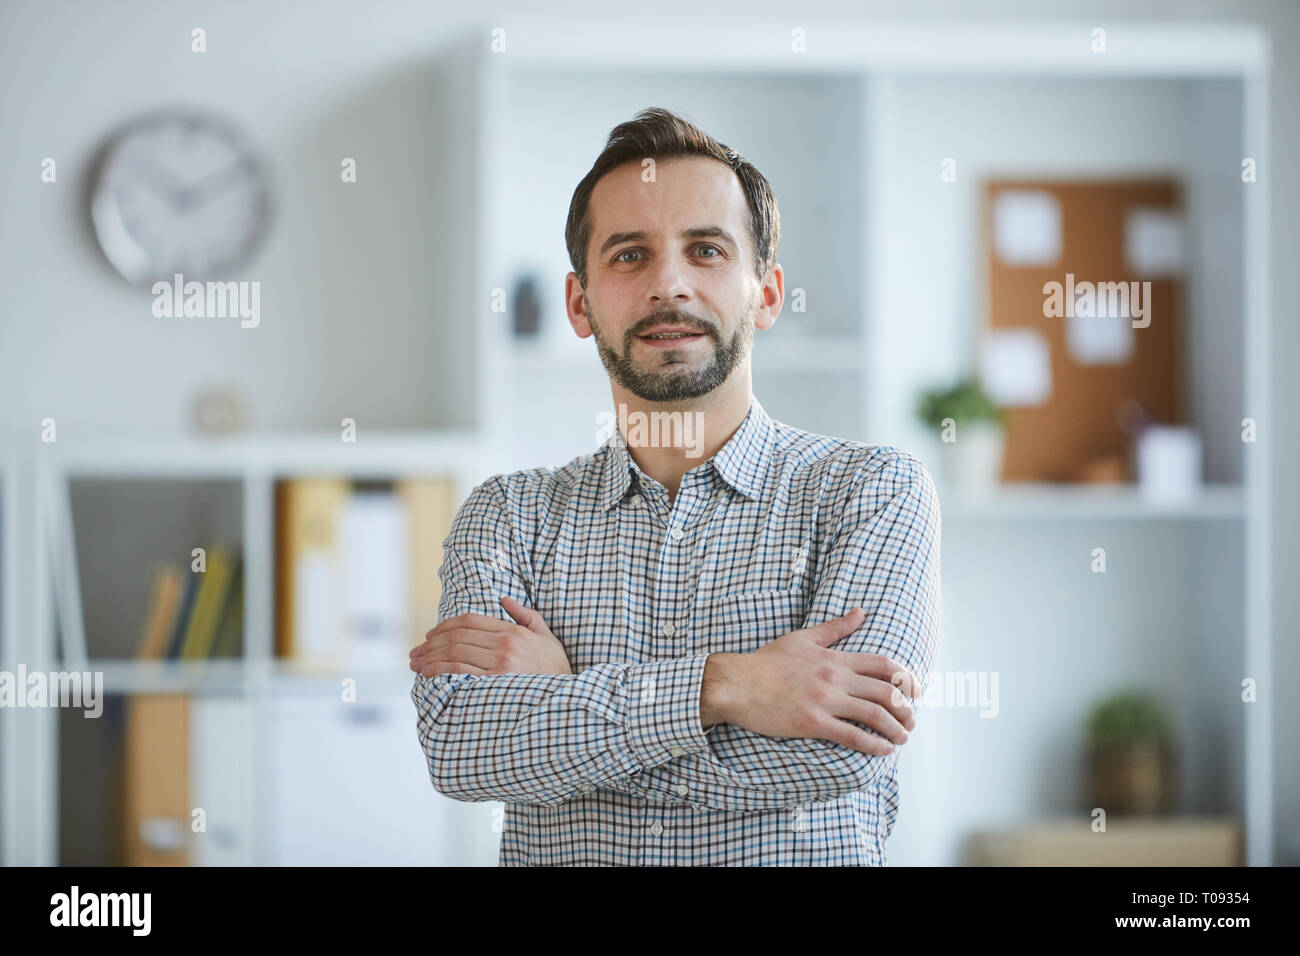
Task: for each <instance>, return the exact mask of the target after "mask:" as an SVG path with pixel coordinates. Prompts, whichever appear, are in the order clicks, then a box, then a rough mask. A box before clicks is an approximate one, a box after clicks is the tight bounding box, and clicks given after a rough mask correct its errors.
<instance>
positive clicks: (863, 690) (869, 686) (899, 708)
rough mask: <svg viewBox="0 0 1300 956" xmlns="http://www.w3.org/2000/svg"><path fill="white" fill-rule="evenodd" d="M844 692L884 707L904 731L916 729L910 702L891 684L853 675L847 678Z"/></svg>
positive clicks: (914, 716)
mask: <svg viewBox="0 0 1300 956" xmlns="http://www.w3.org/2000/svg"><path fill="white" fill-rule="evenodd" d="M845 690H847V691H848V692H849V693H850V694H851V695H853V696H854V697H856V698H858V699H860V700H864V701H869V702H871V703H873V704H879V705H880V706H881V707H884V708H885V709H887V710H888V711H889V712H890V713H891V714H893V715H894V718H895V719H896V720H897V721H898V722H899V723H900V724H902V725H903V727H904V728H905V729H906V730H909V731H911V730H915V729H916V715H915V712H914V710H913V708H912V702H911V701H910V700H908V699H907V698H906V697H905V696H903V694H902V693H901V692H900V691H899V689H898V688H897V687H895V686H894V685H893V684H889V683H887V682H885V681H882V680H878V679H876V678H874V677H863V676H861V675H858V674H854V675H853V676H851V677H850V678H849V680H848V683H847V684H846V686H845Z"/></svg>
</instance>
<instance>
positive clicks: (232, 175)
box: [180, 159, 253, 212]
mask: <svg viewBox="0 0 1300 956" xmlns="http://www.w3.org/2000/svg"><path fill="white" fill-rule="evenodd" d="M252 167H253V163H252V160H249V159H241V160H239V161H238V162H234V163H231V164H230V165H228V166H224V167H222V168H221V169H219V170H217V171H216V172H215V173H209V174H208V175H207V176H204V177H203V178H202V179H200V180H199V181H198V183H194V184H191V185H190V186H188V187H187V188H185V189H183V190H181V204H180V208H181V210H182V211H184V212H188V211H189V210H190V209H192V208H193V207H194V206H196V205H202V204H205V203H207V202H208V201H209V200H210V199H211V198H212V196H214V195H220V194H221V193H223V192H225V191H226V189H227V188H228V182H227V181H228V180H231V179H234V180H235V181H238V179H239V178H240V177H241V176H242V175H243V173H244V170H245V169H251V168H252Z"/></svg>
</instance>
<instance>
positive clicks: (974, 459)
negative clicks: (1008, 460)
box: [939, 422, 1006, 495]
mask: <svg viewBox="0 0 1300 956" xmlns="http://www.w3.org/2000/svg"><path fill="white" fill-rule="evenodd" d="M956 439H957V440H956V441H952V442H942V443H941V444H940V453H939V460H940V469H941V472H942V476H943V482H944V484H945V485H946V486H947V487H948V488H949V489H951V490H954V491H958V492H961V493H962V494H973V495H980V494H990V493H992V492H993V491H996V490H997V487H998V485H999V483H1000V482H1001V479H1002V454H1003V451H1004V450H1005V448H1006V429H1005V428H1003V426H1001V425H998V424H996V423H993V422H974V423H971V424H968V425H960V424H959V425H958V426H957V431H956Z"/></svg>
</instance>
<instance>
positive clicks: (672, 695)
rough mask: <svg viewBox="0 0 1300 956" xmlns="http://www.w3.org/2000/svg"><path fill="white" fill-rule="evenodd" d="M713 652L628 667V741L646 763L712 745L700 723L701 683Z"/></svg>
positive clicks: (624, 687)
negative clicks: (705, 665)
mask: <svg viewBox="0 0 1300 956" xmlns="http://www.w3.org/2000/svg"><path fill="white" fill-rule="evenodd" d="M708 657H709V655H708V654H699V655H696V656H694V657H678V658H673V659H670V660H661V661H647V662H645V663H643V664H633V665H632V666H631V667H629V668H628V672H627V680H626V682H625V683H624V685H623V692H624V694H626V695H627V696H626V698H625V700H624V707H625V708H626V709H625V711H624V712H625V713H626V714H627V715H628V722H627V733H628V746H629V748H630V749H631V751H632V754H633V756H634V757H635V758H636V761H637V763H638V764H639V765H640V766H642V767H656V766H658V765H659V764H661V763H665V762H667V761H669V760H673V759H675V758H677V757H683V756H685V755H686V754H688V753H697V752H699V751H701V750H706V749H708V746H709V742H708V739H707V738H706V737H705V736H704V728H703V726H702V725H701V724H700V688H701V686H702V685H703V683H704V664H705V661H707V660H708Z"/></svg>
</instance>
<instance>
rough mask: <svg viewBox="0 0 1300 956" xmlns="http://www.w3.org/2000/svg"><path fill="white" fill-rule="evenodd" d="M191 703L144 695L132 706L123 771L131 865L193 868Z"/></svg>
mask: <svg viewBox="0 0 1300 956" xmlns="http://www.w3.org/2000/svg"><path fill="white" fill-rule="evenodd" d="M188 728H189V701H188V698H187V697H186V695H184V694H142V695H135V696H132V697H130V698H129V699H128V701H127V723H126V736H125V749H124V755H123V756H124V768H123V771H124V772H123V783H124V795H123V814H124V828H125V829H124V833H123V840H122V846H123V849H124V851H125V855H126V860H125V862H126V865H127V866H186V865H187V864H188V863H189V849H188V846H189V832H190V831H189V826H190V800H189V741H188V733H189V729H188Z"/></svg>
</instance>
